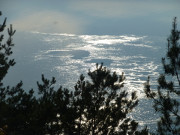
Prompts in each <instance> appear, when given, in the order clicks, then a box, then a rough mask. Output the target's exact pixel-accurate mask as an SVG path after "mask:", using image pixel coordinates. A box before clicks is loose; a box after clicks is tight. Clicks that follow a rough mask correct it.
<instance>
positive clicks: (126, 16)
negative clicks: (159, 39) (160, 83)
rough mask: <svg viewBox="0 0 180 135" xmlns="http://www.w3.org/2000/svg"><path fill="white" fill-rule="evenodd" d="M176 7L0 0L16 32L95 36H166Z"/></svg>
mask: <svg viewBox="0 0 180 135" xmlns="http://www.w3.org/2000/svg"><path fill="white" fill-rule="evenodd" d="M179 7H180V0H149V1H144V0H0V10H1V11H2V13H3V18H4V17H7V18H8V23H9V24H13V26H14V28H15V29H16V30H17V31H19V32H21V31H38V32H46V33H70V34H95V35H107V34H108V35H117V34H135V35H154V36H156V35H159V36H164V35H165V36H166V35H169V31H170V30H171V25H172V20H173V18H174V17H177V18H178V22H180V8H179ZM0 22H2V17H1V19H0ZM179 25H180V24H179Z"/></svg>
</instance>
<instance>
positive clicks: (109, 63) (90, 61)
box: [87, 59, 113, 66]
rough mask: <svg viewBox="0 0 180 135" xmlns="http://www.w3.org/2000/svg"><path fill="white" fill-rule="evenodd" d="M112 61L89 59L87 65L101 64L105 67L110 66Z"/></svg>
mask: <svg viewBox="0 0 180 135" xmlns="http://www.w3.org/2000/svg"><path fill="white" fill-rule="evenodd" d="M112 62H113V60H110V59H91V60H89V61H87V63H99V64H100V63H103V64H104V65H105V66H110V65H111V63H112Z"/></svg>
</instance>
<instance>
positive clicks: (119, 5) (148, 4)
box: [70, 0, 179, 18]
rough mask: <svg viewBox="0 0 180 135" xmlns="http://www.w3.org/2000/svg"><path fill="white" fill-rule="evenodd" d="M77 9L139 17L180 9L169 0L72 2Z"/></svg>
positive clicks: (109, 15)
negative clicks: (168, 0)
mask: <svg viewBox="0 0 180 135" xmlns="http://www.w3.org/2000/svg"><path fill="white" fill-rule="evenodd" d="M70 8H71V9H74V10H75V11H81V12H84V13H86V14H87V15H90V16H97V17H105V18H113V17H124V18H127V17H137V16H147V15H148V14H152V13H154V14H159V13H160V14H161V13H166V12H169V11H174V10H176V11H178V9H179V8H178V6H177V5H176V2H167V1H159V2H157V1H141V0H139V1H137V0H136V1H123V0H122V1H118V0H113V1H109V0H99V1H95V0H91V1H79V2H77V1H76V2H72V5H71V6H70Z"/></svg>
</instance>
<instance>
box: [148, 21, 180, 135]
mask: <svg viewBox="0 0 180 135" xmlns="http://www.w3.org/2000/svg"><path fill="white" fill-rule="evenodd" d="M179 39H180V31H178V30H177V20H176V18H174V21H173V24H172V30H171V35H170V36H169V38H168V39H167V42H168V44H167V53H166V57H164V58H162V65H163V69H164V73H163V74H161V75H160V76H159V78H158V89H157V92H155V91H152V90H151V89H150V84H149V78H148V81H147V83H146V84H145V93H146V95H147V97H148V98H151V99H153V101H154V106H153V107H154V109H155V111H157V112H158V113H159V114H160V120H159V121H158V124H157V126H158V128H157V134H158V135H179V134H180V112H179V104H180V101H179V99H178V98H179V97H180V78H179V75H180V44H179V42H178V41H179Z"/></svg>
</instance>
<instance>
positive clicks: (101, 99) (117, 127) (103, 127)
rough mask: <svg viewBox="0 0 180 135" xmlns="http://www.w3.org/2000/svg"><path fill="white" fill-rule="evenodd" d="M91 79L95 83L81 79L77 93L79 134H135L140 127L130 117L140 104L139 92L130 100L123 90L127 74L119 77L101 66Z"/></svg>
mask: <svg viewBox="0 0 180 135" xmlns="http://www.w3.org/2000/svg"><path fill="white" fill-rule="evenodd" d="M88 75H89V77H90V80H91V81H85V80H84V78H85V77H84V76H83V75H81V76H80V79H79V81H78V82H77V84H76V86H75V91H74V93H73V106H74V108H75V110H76V111H75V113H76V119H75V124H76V125H74V126H75V128H76V134H79V135H80V134H92V135H97V134H102V135H104V134H120V135H127V134H130V135H132V134H135V132H136V129H137V125H138V124H137V122H135V121H134V120H131V119H130V118H128V117H127V114H128V113H129V112H131V111H132V109H133V108H134V107H135V106H136V105H137V104H138V100H137V96H136V92H132V93H131V96H130V95H129V94H128V92H127V91H126V90H123V89H122V88H123V85H124V83H123V81H124V79H125V77H124V74H122V75H120V76H118V75H117V74H116V72H113V73H111V72H110V70H107V69H106V68H105V67H103V64H101V65H100V66H99V65H98V64H97V66H96V69H95V70H94V71H89V73H88ZM128 96H129V98H128Z"/></svg>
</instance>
